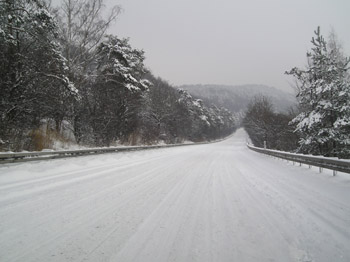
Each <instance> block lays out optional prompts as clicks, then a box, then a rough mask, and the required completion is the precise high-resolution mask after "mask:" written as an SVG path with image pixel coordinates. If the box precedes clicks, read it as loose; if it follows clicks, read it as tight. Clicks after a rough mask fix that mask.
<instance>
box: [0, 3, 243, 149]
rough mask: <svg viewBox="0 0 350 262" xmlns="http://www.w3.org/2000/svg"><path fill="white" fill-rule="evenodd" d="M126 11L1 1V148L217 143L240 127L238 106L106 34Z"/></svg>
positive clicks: (98, 6) (99, 5)
mask: <svg viewBox="0 0 350 262" xmlns="http://www.w3.org/2000/svg"><path fill="white" fill-rule="evenodd" d="M120 10H121V9H120V7H119V6H115V7H113V8H111V9H109V10H108V12H109V13H107V11H106V10H105V9H104V4H103V0H87V1H80V0H63V1H62V3H61V6H59V7H58V8H54V7H52V6H51V5H50V4H48V3H47V2H45V1H41V0H4V1H1V2H0V60H1V64H0V97H1V102H0V121H1V124H0V151H21V150H42V149H45V148H52V147H53V144H54V143H57V141H60V142H61V143H62V144H64V143H69V142H74V143H76V144H79V145H83V146H111V145H116V144H117V143H120V144H129V145H134V144H153V143H159V142H163V143H181V142H183V141H186V140H190V141H194V142H196V141H209V140H213V139H218V138H222V137H225V136H227V135H229V134H231V133H232V132H233V131H234V130H235V129H236V123H235V117H234V115H233V114H232V113H231V112H230V111H228V110H227V109H225V108H220V107H217V106H214V105H208V104H204V103H203V101H202V100H200V99H196V98H195V97H192V96H191V95H190V94H189V93H188V92H187V91H185V90H181V89H176V88H174V87H173V86H172V85H170V84H169V83H167V81H165V80H163V79H161V78H159V77H156V76H154V75H153V74H152V72H151V71H150V70H149V69H148V68H147V67H146V66H145V64H144V61H145V53H144V51H143V50H138V49H135V48H133V47H132V46H131V45H130V43H129V40H128V39H121V38H119V37H118V36H116V35H110V34H107V32H108V28H109V27H110V26H111V25H112V23H113V22H114V21H115V20H116V18H117V17H118V15H119V14H120Z"/></svg>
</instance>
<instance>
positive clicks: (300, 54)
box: [107, 0, 350, 90]
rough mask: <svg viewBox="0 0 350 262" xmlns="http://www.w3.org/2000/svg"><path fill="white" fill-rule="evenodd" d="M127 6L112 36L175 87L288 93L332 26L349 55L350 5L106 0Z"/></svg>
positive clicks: (309, 0)
mask: <svg viewBox="0 0 350 262" xmlns="http://www.w3.org/2000/svg"><path fill="white" fill-rule="evenodd" d="M108 1H109V2H107V5H109V6H110V5H112V4H119V5H121V6H122V8H123V12H122V14H121V15H120V16H119V18H118V20H117V22H116V23H115V24H113V25H112V28H111V30H110V32H111V33H113V34H116V35H118V36H120V37H130V42H131V44H132V46H133V47H134V48H138V49H144V50H145V52H146V65H147V66H148V67H149V68H150V69H151V70H152V72H153V73H154V74H155V75H157V76H160V77H162V78H164V79H166V80H168V81H169V82H170V83H172V84H174V85H181V84H199V83H202V84H232V85H239V84H253V83H256V84H265V85H269V86H274V87H277V88H281V89H284V90H288V89H290V90H291V88H290V84H289V82H292V79H291V78H290V77H287V76H285V75H284V72H285V71H286V70H289V69H291V68H292V67H294V66H299V67H302V66H304V65H305V64H306V51H307V50H309V49H310V47H311V45H310V40H311V37H312V36H313V31H314V30H315V29H316V28H317V26H318V25H320V26H321V32H322V33H323V35H324V36H328V33H329V31H330V29H331V27H333V28H334V30H335V31H336V33H337V35H338V37H339V39H340V40H341V42H342V44H343V47H344V51H345V52H346V54H347V55H350V31H349V28H350V15H349V12H350V1H349V0H290V1H285V0H240V1H238V0H215V1H214V0H212V1H209V0H118V1H111V0H108Z"/></svg>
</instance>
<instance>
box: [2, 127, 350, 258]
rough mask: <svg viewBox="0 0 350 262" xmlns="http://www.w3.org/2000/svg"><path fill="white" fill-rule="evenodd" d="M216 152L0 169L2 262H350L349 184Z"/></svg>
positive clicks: (238, 148)
mask: <svg viewBox="0 0 350 262" xmlns="http://www.w3.org/2000/svg"><path fill="white" fill-rule="evenodd" d="M245 141H246V133H245V132H244V130H242V129H239V130H238V131H237V132H236V133H235V134H234V135H233V136H232V137H230V138H229V139H227V140H225V141H222V142H219V143H213V144H207V145H195V146H185V147H176V148H162V149H154V150H145V151H136V152H123V153H115V154H104V155H94V156H83V157H79V158H69V159H59V160H49V161H39V162H30V163H19V164H6V165H2V166H0V261H2V262H5V261H25V262H30V261H36V262H37V261H42V262H48V261H50V262H51V261H57V262H58V261H60V262H62V261H115V262H129V261H130V262H131V261H133V262H135V261H140V262H165V261H181V262H182V261H201V262H205V261H213V262H223V261H237V262H244V261H259V262H261V261H262V262H264V261H278V262H279V261H283V262H284V261H286V262H288V261H303V262H306V261H315V262H319V261H324V262H328V261H350V175H347V174H341V173H340V174H338V176H336V177H332V176H331V173H329V174H328V173H327V172H324V173H321V174H319V173H318V169H316V168H314V169H308V167H306V166H302V167H299V166H297V165H295V166H294V165H292V163H287V162H286V161H282V160H278V159H274V158H271V157H268V156H266V155H262V154H259V153H256V152H253V151H250V150H249V149H247V147H246V145H245Z"/></svg>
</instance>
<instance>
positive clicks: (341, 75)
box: [244, 27, 350, 158]
mask: <svg viewBox="0 0 350 262" xmlns="http://www.w3.org/2000/svg"><path fill="white" fill-rule="evenodd" d="M314 33H315V36H314V37H313V38H312V40H311V43H312V49H311V51H310V52H308V53H307V66H306V68H303V69H300V68H297V67H295V68H292V69H291V70H290V71H287V72H286V74H288V75H291V76H293V77H294V79H295V82H296V86H295V88H296V91H297V99H298V106H297V108H295V109H294V110H291V111H290V112H289V113H288V114H281V113H275V112H274V110H273V105H272V104H271V102H269V101H268V99H266V98H262V97H260V98H257V99H255V101H253V102H252V103H251V104H250V106H249V107H248V110H247V112H246V116H245V118H244V126H245V128H246V130H247V132H248V134H249V136H250V138H251V140H252V142H253V143H254V144H255V145H256V146H263V144H264V141H266V143H267V147H268V148H271V149H279V150H285V151H294V152H300V153H306V154H314V155H323V156H330V157H339V158H350V74H349V62H350V59H349V58H348V57H346V56H345V55H344V53H343V51H342V48H341V45H340V44H339V41H338V40H337V38H336V36H335V33H334V32H331V34H330V36H329V40H328V42H327V41H326V40H325V39H324V37H323V36H322V35H321V33H320V28H319V27H318V28H317V30H315V32H314Z"/></svg>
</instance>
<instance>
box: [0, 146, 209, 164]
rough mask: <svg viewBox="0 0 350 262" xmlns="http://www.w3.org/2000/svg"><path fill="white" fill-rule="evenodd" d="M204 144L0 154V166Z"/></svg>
mask: <svg viewBox="0 0 350 262" xmlns="http://www.w3.org/2000/svg"><path fill="white" fill-rule="evenodd" d="M198 144H205V142H199V143H191V144H170V145H152V146H126V147H107V148H95V149H78V150H62V151H44V152H43V151H38V152H20V153H0V164H5V163H14V162H27V161H36V160H48V159H56V158H65V157H76V156H83V155H94V154H104V153H113V152H122V151H136V150H146V149H155V148H166V147H177V146H189V145H198Z"/></svg>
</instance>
